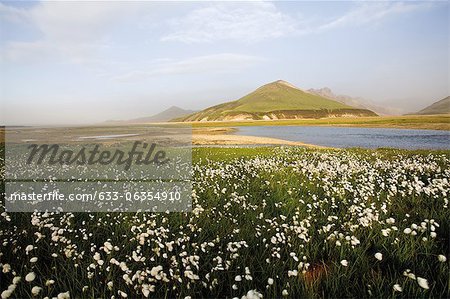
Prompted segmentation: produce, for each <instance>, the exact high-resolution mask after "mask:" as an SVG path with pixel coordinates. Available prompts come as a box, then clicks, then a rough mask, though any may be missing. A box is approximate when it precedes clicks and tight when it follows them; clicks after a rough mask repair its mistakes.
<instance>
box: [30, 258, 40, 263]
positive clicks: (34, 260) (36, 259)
mask: <svg viewBox="0 0 450 299" xmlns="http://www.w3.org/2000/svg"><path fill="white" fill-rule="evenodd" d="M37 261H38V258H37V257H32V258H31V259H30V263H36V262H37Z"/></svg>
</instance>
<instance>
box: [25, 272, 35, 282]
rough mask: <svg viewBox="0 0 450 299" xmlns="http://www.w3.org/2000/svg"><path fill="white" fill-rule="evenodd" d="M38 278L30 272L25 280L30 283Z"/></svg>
mask: <svg viewBox="0 0 450 299" xmlns="http://www.w3.org/2000/svg"><path fill="white" fill-rule="evenodd" d="M35 278H36V274H34V272H30V273H28V274H27V276H25V280H26V281H28V282H31V281H33V280H34V279H35Z"/></svg>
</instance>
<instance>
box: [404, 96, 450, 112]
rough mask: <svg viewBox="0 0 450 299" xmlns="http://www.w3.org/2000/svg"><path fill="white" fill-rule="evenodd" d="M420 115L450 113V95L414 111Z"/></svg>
mask: <svg viewBox="0 0 450 299" xmlns="http://www.w3.org/2000/svg"><path fill="white" fill-rule="evenodd" d="M413 114H418V115H435V114H450V96H448V97H446V98H443V99H442V100H440V101H437V102H435V103H433V104H431V105H430V106H428V107H426V108H424V109H422V110H420V111H419V112H416V113H413Z"/></svg>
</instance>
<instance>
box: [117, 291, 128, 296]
mask: <svg viewBox="0 0 450 299" xmlns="http://www.w3.org/2000/svg"><path fill="white" fill-rule="evenodd" d="M117 293H118V294H119V295H120V296H121V297H122V298H127V297H128V295H127V293H125V292H122V291H120V290H119V291H117Z"/></svg>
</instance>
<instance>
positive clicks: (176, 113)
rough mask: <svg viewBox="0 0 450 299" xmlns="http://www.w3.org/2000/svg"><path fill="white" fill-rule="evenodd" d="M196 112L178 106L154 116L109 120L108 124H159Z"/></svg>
mask: <svg viewBox="0 0 450 299" xmlns="http://www.w3.org/2000/svg"><path fill="white" fill-rule="evenodd" d="M195 112H197V111H195V110H185V109H182V108H180V107H177V106H172V107H170V108H168V109H166V110H164V111H162V112H160V113H157V114H155V115H152V116H146V117H139V118H134V119H130V120H107V121H106V122H107V123H157V122H168V121H170V120H172V119H176V118H180V117H184V116H187V115H190V114H192V113H195Z"/></svg>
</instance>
